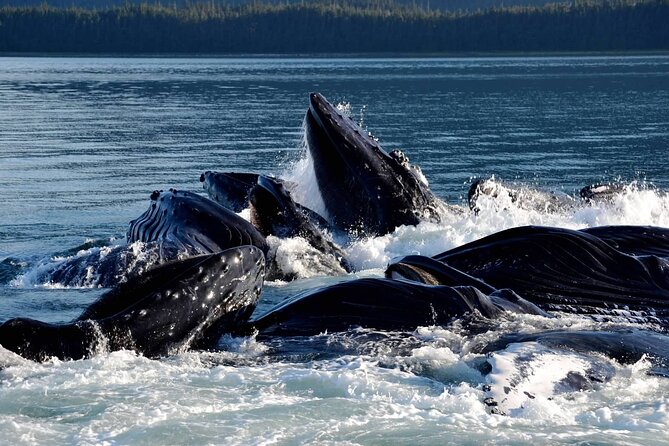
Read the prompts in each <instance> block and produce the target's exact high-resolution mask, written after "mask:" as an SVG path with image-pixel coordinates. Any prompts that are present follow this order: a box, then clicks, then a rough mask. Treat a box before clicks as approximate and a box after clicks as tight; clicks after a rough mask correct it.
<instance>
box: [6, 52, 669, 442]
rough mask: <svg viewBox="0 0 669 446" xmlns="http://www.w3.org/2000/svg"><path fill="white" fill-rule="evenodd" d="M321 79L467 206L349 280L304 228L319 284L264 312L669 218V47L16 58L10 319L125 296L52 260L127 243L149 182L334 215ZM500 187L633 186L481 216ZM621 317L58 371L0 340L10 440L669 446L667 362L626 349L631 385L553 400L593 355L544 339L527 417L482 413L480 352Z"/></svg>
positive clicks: (305, 284) (618, 373)
mask: <svg viewBox="0 0 669 446" xmlns="http://www.w3.org/2000/svg"><path fill="white" fill-rule="evenodd" d="M312 91H318V92H321V93H323V94H324V95H325V96H326V98H328V99H329V100H330V101H332V102H333V103H337V104H339V106H340V108H341V109H342V110H344V111H346V112H347V113H350V115H351V116H352V117H353V118H354V119H355V120H357V121H358V122H360V123H361V125H362V126H363V127H365V128H366V129H368V130H369V131H370V132H371V133H372V134H373V135H374V136H375V137H376V138H378V140H379V142H380V144H381V146H382V147H384V148H385V149H386V150H387V151H390V150H392V149H396V148H401V149H402V150H404V151H405V153H406V154H407V155H408V156H409V158H410V160H411V162H412V163H415V164H417V165H419V166H420V167H421V168H422V170H423V173H424V174H425V177H426V178H427V180H428V181H429V182H430V187H431V189H432V190H433V191H434V192H435V193H436V195H438V196H439V197H440V198H442V199H443V200H444V201H446V202H448V203H450V204H452V205H455V206H460V207H462V209H463V212H461V213H454V214H453V215H452V216H451V217H450V218H448V219H446V221H445V222H444V223H442V224H439V225H436V224H431V223H422V224H420V225H419V226H417V227H400V228H398V229H397V230H396V231H395V232H393V233H391V234H388V235H385V236H382V237H376V238H371V239H361V240H355V241H353V242H351V243H349V244H348V245H347V246H345V251H346V252H347V254H348V255H349V256H350V258H351V260H352V262H353V264H354V266H355V267H356V269H357V271H358V272H356V273H354V274H351V275H349V276H347V277H323V276H319V275H318V274H317V273H316V272H314V270H313V269H311V268H310V265H309V263H308V262H305V261H304V259H302V258H300V256H299V254H300V252H301V250H302V248H303V244H302V243H301V241H300V240H285V241H281V242H279V243H280V249H281V252H282V257H281V260H280V261H281V262H283V263H284V266H285V267H286V268H292V269H293V270H294V272H295V274H296V275H297V276H298V277H300V278H299V279H298V280H296V281H293V282H289V283H285V282H270V283H267V284H266V285H265V289H264V291H263V298H262V299H263V300H262V303H261V306H260V310H262V309H265V308H268V307H269V306H270V305H272V304H273V303H276V302H279V301H281V300H282V299H284V298H285V297H288V296H292V295H294V294H296V293H299V292H302V291H304V290H308V289H311V288H314V287H318V286H323V285H327V284H330V283H334V282H336V281H340V280H347V279H350V278H354V277H363V276H379V275H381V274H382V272H383V268H384V267H385V265H386V264H387V263H388V261H389V260H390V259H392V258H393V257H395V256H398V255H402V254H409V253H421V254H426V255H433V254H436V253H438V252H441V251H444V250H446V249H449V248H452V247H455V246H459V245H461V244H463V243H466V242H468V241H471V240H475V239H477V238H480V237H482V236H485V235H488V234H491V233H494V232H497V231H499V230H502V229H505V228H509V227H514V226H521V225H527V224H539V225H552V226H561V227H568V228H583V227H589V226H598V225H605V224H641V225H658V226H667V227H669V195H668V192H669V157H668V156H667V154H669V56H629V57H627V56H620V57H536V58H524V57H517V58H445V59H359V58H350V59H347V58H341V59H325V58H295V59H286V58H211V59H207V58H195V59H187V58H175V59H165V58H47V57H44V58H0V321H4V320H6V319H9V318H12V317H18V316H25V317H32V318H37V319H41V320H45V321H49V322H59V321H67V320H69V319H71V318H73V317H76V316H77V315H78V314H79V313H80V312H81V311H82V310H83V309H84V308H86V307H87V305H88V304H89V303H90V302H92V301H93V300H95V299H96V298H97V297H98V296H100V295H101V294H102V293H103V292H104V290H103V289H99V288H96V287H90V288H63V287H59V286H55V285H53V284H49V283H42V282H40V281H39V280H37V279H36V278H37V277H39V274H36V271H37V270H39V269H40V268H41V267H43V266H44V265H46V264H49V263H50V262H51V263H52V262H56V261H58V259H62V258H67V257H68V256H72V255H75V254H76V253H77V251H78V250H79V249H88V248H90V246H91V245H93V246H102V245H109V244H118V243H122V242H123V238H124V235H125V231H126V228H127V225H128V222H129V221H130V220H132V219H134V218H136V217H137V216H139V215H140V214H141V213H142V212H143V211H144V210H145V209H146V208H147V207H148V204H149V195H150V194H151V192H152V191H154V190H161V189H163V190H165V189H168V188H171V187H173V188H177V189H186V190H192V191H196V192H203V191H202V189H201V184H200V182H199V181H198V179H199V176H200V174H201V173H202V172H204V171H205V170H235V171H254V172H260V173H267V174H273V175H277V176H281V177H284V178H288V179H292V180H294V181H298V182H299V184H300V188H301V189H300V194H298V195H299V197H300V198H301V200H303V201H304V202H305V203H306V204H308V205H310V206H313V207H315V208H317V209H318V207H319V196H318V190H317V187H315V183H314V180H313V174H312V172H311V170H310V169H311V167H310V165H309V161H308V160H307V159H306V158H305V149H304V143H303V130H302V120H303V117H304V114H305V111H306V109H307V107H308V93H309V92H312ZM480 178H493V179H494V181H495V182H497V183H499V185H500V186H501V187H518V188H525V189H527V190H530V191H532V190H540V191H549V192H550V193H553V194H556V195H563V196H570V197H576V196H577V194H578V191H579V190H580V188H581V187H583V186H585V185H589V184H595V183H609V182H614V183H616V184H619V185H622V186H624V187H623V189H622V190H621V191H620V192H619V193H617V194H616V195H615V196H614V197H613V198H612V199H611V200H610V201H607V202H602V203H597V204H593V205H585V204H582V203H579V202H578V199H577V198H574V200H575V203H576V204H575V205H574V206H572V207H569V208H567V209H562V210H557V211H555V210H553V209H550V207H549V206H548V205H547V206H545V207H543V208H542V206H541V205H539V206H537V203H536V200H535V202H534V203H533V204H532V205H531V206H526V205H523V204H522V203H518V202H514V201H513V200H511V199H510V198H509V197H508V195H507V196H504V195H503V194H501V195H500V196H498V197H496V198H495V197H490V198H486V199H483V200H481V202H480V203H479V211H478V213H474V212H471V211H469V209H468V206H467V203H466V197H467V191H468V188H469V185H470V184H471V182H472V181H473V180H475V179H480ZM538 196H539V197H541V196H542V195H538ZM342 205H345V206H355V203H342ZM602 326H603V323H596V322H593V321H589V320H583V319H579V318H576V317H573V318H570V317H566V318H561V319H557V320H551V321H546V320H543V319H542V318H536V317H527V316H525V317H515V318H514V317H510V318H509V319H508V320H504V321H502V322H501V323H500V326H499V327H498V329H496V330H493V331H491V332H486V333H482V334H480V335H478V337H477V338H476V339H471V338H468V337H465V336H464V335H463V333H462V330H461V327H459V326H458V324H457V323H455V324H454V325H452V326H448V327H417V329H416V331H415V332H412V333H376V332H366V333H345V334H327V333H325V334H323V335H321V336H319V337H316V338H315V339H313V340H304V341H302V342H304V344H305V346H304V347H305V351H306V350H310V349H311V350H310V353H308V354H304V355H297V356H295V357H292V356H290V357H282V356H280V355H279V356H277V355H273V354H272V353H273V352H274V351H275V350H276V349H277V346H275V345H268V344H264V343H262V342H260V341H257V340H256V339H255V338H253V337H249V338H231V337H224V338H223V339H221V341H220V345H219V346H220V351H213V352H197V351H193V352H188V353H184V354H180V355H177V356H174V357H169V358H164V359H160V360H151V359H147V358H144V357H142V356H138V355H136V354H134V353H132V352H128V351H121V352H112V353H104V354H101V355H99V356H96V357H94V358H92V359H87V360H81V361H59V360H51V361H48V362H46V363H43V364H37V363H32V362H29V361H25V360H22V359H20V358H18V357H16V356H15V355H13V354H12V353H10V352H8V351H7V350H5V349H2V348H0V432H1V435H0V444H12V445H17V444H64V443H69V444H82V445H88V444H243V445H246V444H281V445H284V444H285V445H291V444H350V445H353V444H412V445H416V444H533V445H536V444H583V445H586V444H588V445H595V444H597V445H599V444H625V445H629V444H638V445H653V444H658V445H659V444H668V443H669V379H667V378H663V377H657V376H650V375H648V374H647V373H646V372H647V371H648V370H649V363H648V361H646V360H644V359H642V360H641V361H639V362H638V363H635V364H631V365H629V364H628V365H621V364H617V363H614V362H611V363H610V364H609V367H611V368H612V370H614V371H615V373H614V375H613V377H612V378H611V380H610V381H608V382H605V383H602V384H601V385H600V386H597V387H596V388H594V389H592V390H587V391H565V392H553V391H551V389H548V390H546V389H545V388H544V389H542V388H541V387H542V386H543V385H544V384H545V381H546V380H549V379H551V377H550V376H548V375H551V373H549V372H553V371H555V370H561V369H564V370H569V367H578V366H579V365H578V364H579V362H578V359H574V358H571V359H570V358H564V357H561V356H560V355H559V354H556V353H555V352H550V351H549V352H545V351H535V352H534V353H535V355H534V356H533V358H534V359H533V360H530V364H529V370H530V372H528V373H526V374H525V375H523V376H521V377H520V378H519V379H520V380H521V381H523V380H524V383H525V384H526V385H527V386H529V387H528V388H531V389H532V392H534V394H535V395H537V396H536V397H535V398H532V399H530V398H526V399H524V400H522V401H521V402H520V403H518V404H516V405H515V406H513V407H509V408H508V410H507V415H494V414H490V411H489V410H488V408H487V407H486V405H485V404H483V402H482V401H483V399H484V398H485V396H486V395H485V392H484V390H483V389H484V385H485V384H489V383H490V377H486V376H485V375H484V374H482V372H481V367H480V364H481V363H482V362H485V361H486V358H485V357H482V356H481V355H476V354H473V353H471V352H470V347H471V345H473V344H476V343H479V344H480V343H484V342H487V341H490V340H494V339H496V338H497V337H498V336H499V335H501V334H503V333H507V332H513V331H535V330H541V329H551V328H565V327H567V328H601V327H602ZM312 342H313V344H314V345H313V346H312V345H311V343H312ZM279 347H280V346H279ZM526 347H527V346H526ZM530 347H531V346H530ZM279 349H280V348H279ZM518 352H519V350H513V349H511V350H509V351H506V352H503V353H502V355H503V356H498V357H497V358H496V360H497V362H498V363H501V362H502V361H501V360H502V359H504V358H512V359H513V358H516V357H517V356H518V355H519V353H518ZM504 355H506V356H504ZM514 355H515V356H514ZM602 360H603V361H604V360H605V359H602ZM532 361H534V362H532ZM502 372H503V370H502ZM500 373H501V372H500ZM507 374H513V371H510V372H509V371H507ZM542 377H545V379H543V378H542ZM507 378H508V377H507ZM520 398H521V399H522V395H521V396H520Z"/></svg>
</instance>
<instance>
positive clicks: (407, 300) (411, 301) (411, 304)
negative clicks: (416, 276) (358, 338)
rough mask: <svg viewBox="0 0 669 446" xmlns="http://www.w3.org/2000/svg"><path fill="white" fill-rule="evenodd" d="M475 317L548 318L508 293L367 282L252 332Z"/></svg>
mask: <svg viewBox="0 0 669 446" xmlns="http://www.w3.org/2000/svg"><path fill="white" fill-rule="evenodd" d="M474 311H476V312H477V313H479V314H480V315H482V316H484V317H486V318H496V317H498V316H500V315H501V314H502V313H503V312H505V311H511V312H515V313H523V314H536V315H542V316H547V314H546V312H544V311H543V310H541V309H539V308H538V307H537V306H536V305H533V304H532V303H530V302H528V301H526V300H524V299H522V298H521V297H519V296H517V295H515V294H514V293H512V292H507V291H505V290H501V291H500V292H498V291H497V290H493V291H491V292H490V293H482V292H481V291H479V290H478V289H477V288H475V287H473V286H461V287H448V286H441V285H426V284H422V283H418V282H412V281H407V280H393V279H383V278H365V279H357V280H352V281H348V282H343V283H339V284H336V285H332V286H329V287H325V288H319V289H316V290H313V291H308V292H305V293H302V294H299V295H297V296H294V297H292V298H289V299H286V300H285V301H283V302H281V303H280V304H278V305H277V306H275V307H274V308H272V309H270V310H269V311H267V312H266V313H264V314H262V315H261V316H259V317H257V318H255V319H253V320H251V321H250V322H249V326H250V327H251V329H252V330H257V331H258V333H259V336H260V337H267V336H310V335H316V334H319V333H323V332H326V331H327V332H332V331H345V330H348V329H351V328H355V327H362V328H374V329H380V330H397V331H399V330H414V329H415V328H416V327H419V326H425V325H445V324H447V323H449V322H451V321H452V319H453V318H454V317H458V316H463V315H465V314H468V313H472V312H474ZM247 331H249V329H247Z"/></svg>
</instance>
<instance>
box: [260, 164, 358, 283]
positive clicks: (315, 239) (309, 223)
mask: <svg viewBox="0 0 669 446" xmlns="http://www.w3.org/2000/svg"><path fill="white" fill-rule="evenodd" d="M249 198H250V204H251V223H253V225H254V226H255V227H256V228H258V229H259V230H260V232H261V233H262V234H263V235H265V236H270V235H274V236H277V237H280V238H288V237H302V238H304V239H305V240H307V242H309V244H310V245H311V246H313V247H314V248H316V249H317V250H318V251H319V252H321V253H323V254H325V255H330V256H332V257H334V258H335V259H336V260H337V262H338V263H339V265H340V266H341V267H342V268H343V269H344V271H346V272H351V271H352V267H351V265H350V264H349V263H348V260H347V259H346V256H345V254H344V252H343V251H342V250H341V248H339V247H338V246H337V245H336V244H335V243H333V242H332V241H331V240H329V239H328V238H326V237H325V235H324V234H323V231H322V229H321V228H322V226H321V227H320V228H319V227H318V225H319V224H320V223H321V217H320V216H319V215H318V214H316V213H315V212H314V211H312V210H311V209H309V208H306V207H304V206H301V205H300V204H298V203H296V202H295V201H293V199H292V197H291V196H290V192H289V191H288V190H287V189H286V188H285V187H284V185H283V183H282V182H281V181H278V180H276V179H274V178H270V177H266V176H263V175H261V176H259V177H258V183H257V184H256V185H255V186H254V187H253V189H251V192H250V194H249Z"/></svg>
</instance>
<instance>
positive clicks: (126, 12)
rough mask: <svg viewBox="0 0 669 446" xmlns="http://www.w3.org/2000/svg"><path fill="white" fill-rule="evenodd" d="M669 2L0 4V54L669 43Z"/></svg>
mask: <svg viewBox="0 0 669 446" xmlns="http://www.w3.org/2000/svg"><path fill="white" fill-rule="evenodd" d="M668 23H669V0H607V1H593V0H586V1H576V2H572V3H564V4H549V5H545V6H516V7H499V8H490V9H486V10H478V11H474V12H471V11H458V12H445V11H437V10H429V9H427V8H425V7H422V6H419V5H418V4H412V5H409V4H398V3H394V2H392V1H391V0H369V1H359V0H357V1H346V2H341V1H340V2H334V1H323V2H320V1H317V2H303V3H252V4H244V5H231V4H225V3H219V2H213V1H210V2H203V3H187V4H185V5H183V6H178V5H176V4H172V5H167V4H159V3H155V4H139V5H138V4H130V3H127V4H125V5H122V6H112V7H106V8H103V9H87V8H78V7H69V8H58V7H52V6H49V5H47V4H41V5H39V6H27V7H11V6H6V7H2V8H0V52H40V53H49V52H57V53H130V54H139V53H200V54H226V53H231V54H232V53H236V54H239V53H283V54H289V53H378V52H386V53H442V52H552V51H628V50H667V49H669V25H668Z"/></svg>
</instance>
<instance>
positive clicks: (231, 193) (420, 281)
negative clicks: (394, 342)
mask: <svg viewBox="0 0 669 446" xmlns="http://www.w3.org/2000/svg"><path fill="white" fill-rule="evenodd" d="M305 132H306V139H307V146H308V152H309V156H310V157H311V159H312V161H313V168H314V172H315V177H316V181H317V184H318V188H319V190H320V194H321V196H322V198H323V203H324V205H325V210H326V214H327V215H326V216H321V215H319V214H318V213H316V212H314V211H313V210H311V209H308V208H307V207H305V206H303V205H301V204H299V203H297V202H295V201H294V200H293V198H292V195H291V192H290V190H291V188H293V187H294V185H293V184H291V183H290V182H288V181H284V180H280V179H277V178H273V177H269V176H265V175H258V174H251V173H217V172H205V173H204V174H202V176H201V178H200V181H201V182H202V183H203V187H204V189H205V190H206V192H207V193H208V195H209V197H210V199H208V198H205V197H203V196H201V195H199V194H196V193H192V192H187V191H177V190H169V191H160V192H159V191H156V192H154V193H153V194H152V195H151V203H150V206H149V208H148V209H147V211H146V212H145V213H143V214H142V215H141V216H140V217H138V218H137V219H135V220H133V221H132V222H131V223H130V226H129V229H128V232H127V243H128V244H127V245H124V246H117V247H113V248H108V249H104V250H97V251H94V252H92V253H91V254H90V255H88V256H77V257H74V258H72V259H71V260H69V261H67V262H64V263H62V264H60V265H59V266H58V268H55V269H54V270H52V271H50V272H49V274H50V276H49V280H50V281H52V282H55V283H61V284H63V285H75V286H76V285H82V284H83V282H82V281H83V280H84V278H86V277H90V276H91V275H94V276H95V281H96V282H95V284H96V285H98V286H102V287H111V290H110V291H108V292H107V293H105V294H104V295H102V296H101V297H100V298H99V299H98V300H97V301H96V302H94V303H93V304H92V305H91V306H90V307H89V308H88V309H86V310H85V311H84V312H83V313H82V315H81V316H79V317H78V318H77V319H75V320H74V321H72V322H70V323H64V324H48V323H44V322H40V321H35V320H31V319H26V318H17V319H11V320H9V321H6V322H5V323H3V324H2V325H0V345H2V346H3V347H4V348H6V349H9V350H11V351H13V352H16V353H18V354H19V355H21V356H23V357H25V358H28V359H33V360H44V359H46V358H49V357H58V358H63V359H79V358H84V357H89V356H91V355H94V354H96V352H99V351H105V350H106V351H109V350H116V349H132V350H135V351H137V352H138V353H140V354H143V355H146V356H148V357H159V356H164V355H169V354H172V353H176V352H180V351H184V350H186V349H190V348H200V349H209V348H214V347H215V346H216V345H217V342H218V340H219V339H220V337H221V336H222V335H223V334H225V333H231V334H241V335H245V334H249V333H256V334H257V336H259V337H260V338H263V337H265V338H269V337H277V336H279V337H281V336H283V337H285V336H311V335H317V334H319V333H323V332H337V331H344V330H348V329H350V328H354V327H362V328H372V329H379V330H392V331H404V330H414V329H415V328H416V327H419V326H430V325H447V324H449V323H451V322H452V321H453V320H454V318H461V317H463V316H467V317H469V318H474V319H478V320H483V321H495V320H498V319H499V318H502V317H505V315H507V314H509V313H516V314H529V315H536V316H540V317H546V318H553V317H556V316H558V317H559V316H560V315H561V314H564V313H569V314H574V313H577V314H582V315H588V316H590V317H592V318H595V319H598V320H607V321H613V322H617V321H619V322H621V323H624V324H625V325H624V327H627V328H620V327H619V328H609V329H607V330H602V331H588V332H587V333H586V332H580V333H579V332H574V331H569V330H563V331H552V332H550V333H543V334H535V335H532V334H528V333H524V334H523V333H519V334H517V335H515V336H507V337H505V338H502V339H499V340H497V341H496V342H494V343H493V344H490V345H487V346H480V347H478V351H479V352H486V351H490V349H493V348H495V349H501V348H504V347H505V346H506V345H509V344H511V343H513V342H520V341H521V340H522V339H532V340H533V341H534V342H538V343H540V344H541V343H545V344H546V345H562V346H565V347H568V348H572V349H578V348H583V346H587V348H588V349H589V350H590V351H594V352H598V353H603V354H606V355H608V356H610V357H612V358H614V359H617V360H619V361H622V362H629V361H636V360H638V359H639V357H640V356H641V355H644V354H645V355H649V356H651V357H653V358H655V360H656V361H657V364H659V365H660V366H662V367H664V366H665V365H669V337H665V336H659V335H658V334H660V333H663V332H664V330H665V329H666V328H667V327H669V273H668V270H669V263H668V261H667V259H669V229H664V228H658V227H635V226H617V227H616V226H608V227H598V228H589V229H584V230H569V229H558V228H549V227H519V228H513V229H509V230H505V231H502V232H499V233H496V234H493V235H491V236H488V237H485V238H483V239H480V240H477V241H474V242H471V243H468V244H465V245H463V246H460V247H457V248H455V249H452V250H449V251H446V252H444V253H441V254H438V255H436V256H434V257H425V256H420V255H408V256H405V257H403V258H400V259H395V260H394V261H392V262H391V263H390V265H388V267H387V269H386V273H385V277H383V278H363V279H356V280H350V281H346V282H343V283H339V284H336V285H332V286H328V287H323V288H319V289H316V290H312V291H308V292H305V293H302V294H299V295H297V296H294V297H292V298H289V299H287V300H285V301H284V302H281V303H280V304H278V305H277V306H276V307H274V308H272V309H270V310H268V311H267V312H265V313H264V314H261V315H259V316H256V317H252V313H253V312H254V309H255V307H256V305H257V303H258V300H259V298H260V296H261V290H262V284H263V280H264V279H265V278H266V277H268V274H269V275H274V276H275V277H276V276H277V275H278V276H280V275H281V272H280V271H277V267H276V265H274V266H272V263H273V262H272V258H271V257H272V252H271V251H272V250H271V247H270V244H269V243H268V241H267V239H268V237H270V236H273V237H278V238H287V237H302V238H303V239H305V240H306V241H307V242H308V243H309V244H310V245H311V247H313V248H314V250H316V251H318V252H319V253H321V254H322V255H323V256H324V257H325V258H327V259H329V261H330V266H331V268H332V271H334V272H341V273H343V272H351V271H352V270H353V267H352V265H351V264H350V262H349V261H348V260H347V258H346V256H345V254H344V251H343V250H342V249H341V248H340V247H339V246H338V245H337V244H336V243H335V242H334V241H333V239H332V237H331V235H330V234H333V233H337V232H341V233H347V234H353V235H352V236H355V237H365V236H376V235H382V234H386V233H389V232H391V231H393V230H395V228H397V227H398V226H401V225H415V224H418V223H419V222H421V221H425V220H428V221H434V222H439V221H440V220H441V219H442V218H443V215H444V213H445V212H449V211H450V208H449V205H446V204H444V203H443V202H441V201H440V200H439V199H437V198H436V197H435V196H434V195H433V194H432V192H431V191H430V189H429V187H428V185H427V182H426V181H425V180H424V177H423V176H422V174H421V173H420V170H419V169H418V168H417V167H414V166H412V165H410V164H409V162H408V159H407V158H406V156H405V155H404V154H403V153H402V152H399V151H393V152H391V153H390V154H388V153H386V152H385V151H384V150H382V149H381V147H380V146H379V144H378V143H377V141H376V140H375V139H374V138H373V137H371V136H370V135H369V134H368V133H367V132H365V131H363V130H362V129H361V128H360V127H359V126H358V125H357V124H356V123H355V122H354V121H353V120H352V119H351V118H349V117H348V116H345V115H343V114H342V113H341V112H339V111H338V110H337V108H336V107H334V106H333V105H332V104H330V103H329V102H328V101H327V100H326V99H325V98H324V97H323V96H322V95H320V94H318V93H312V94H311V95H310V104H309V109H308V111H307V113H306V118H305ZM488 186H489V185H488ZM488 186H486V184H485V183H484V182H477V183H475V184H474V185H473V186H472V190H471V191H470V197H469V198H470V207H471V208H472V209H473V210H474V211H476V199H477V197H478V196H480V195H481V194H494V193H497V192H495V191H492V192H491V189H490V187H488ZM507 190H508V189H507ZM610 191H611V189H610V188H606V187H600V188H588V189H584V190H583V191H582V192H581V195H582V197H583V198H584V199H588V200H590V199H595V198H596V196H597V195H598V193H600V192H601V193H602V194H603V195H606V194H607V193H609V192H610ZM505 193H508V192H505ZM512 198H513V196H512ZM246 208H250V216H251V218H250V222H249V221H247V220H245V219H244V218H242V217H240V216H239V215H238V214H237V213H239V212H240V211H242V210H243V209H246ZM460 212H464V211H460ZM325 217H327V218H325ZM138 242H141V244H142V255H141V256H138V255H137V253H136V244H137V243H138ZM630 323H632V324H635V323H639V324H640V325H638V326H636V327H634V328H629V326H630V325H629V324H630Z"/></svg>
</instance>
